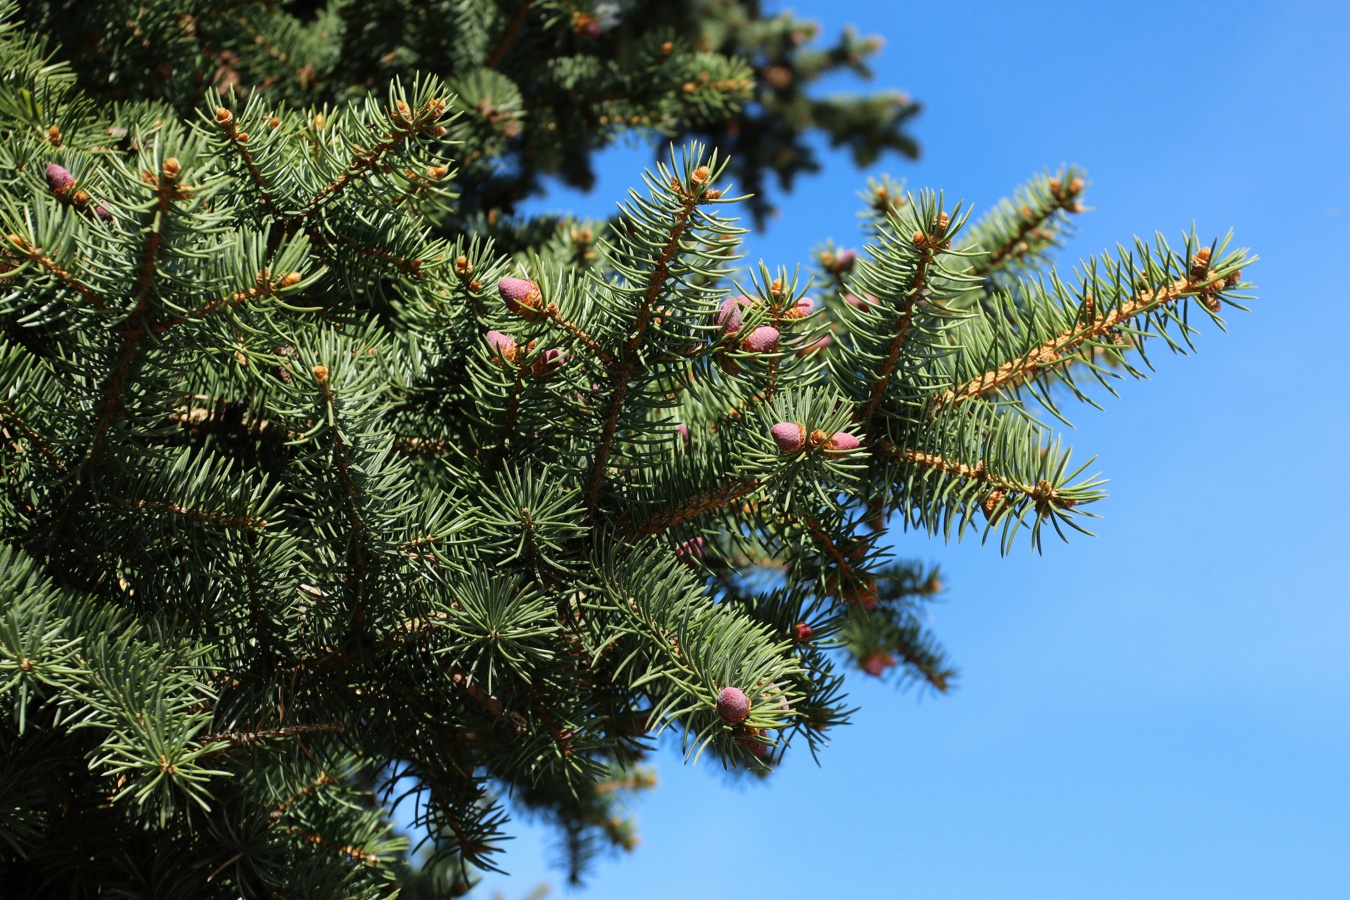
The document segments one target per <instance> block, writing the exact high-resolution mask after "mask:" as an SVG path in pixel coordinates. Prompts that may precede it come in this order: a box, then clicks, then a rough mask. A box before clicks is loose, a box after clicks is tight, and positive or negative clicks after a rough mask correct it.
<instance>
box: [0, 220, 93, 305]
mask: <svg viewBox="0 0 1350 900" xmlns="http://www.w3.org/2000/svg"><path fill="white" fill-rule="evenodd" d="M9 242H10V243H11V244H13V245H14V247H15V248H17V250H18V252H19V253H20V254H22V255H23V256H24V257H25V258H27V259H30V260H32V261H33V262H35V263H37V264H38V265H39V266H41V267H42V268H44V269H46V270H47V271H48V272H50V273H52V274H53V275H55V276H56V279H57V280H58V281H60V282H61V283H62V284H64V285H65V286H66V287H68V288H70V289H71V290H72V291H75V292H76V293H77V294H79V295H80V296H81V297H83V298H84V299H85V300H88V301H89V303H90V304H91V305H92V306H93V307H94V309H97V310H100V311H103V310H107V309H108V305H107V304H106V303H104V302H103V300H102V299H100V298H99V296H98V294H96V293H95V292H94V289H93V288H91V287H89V285H87V284H84V283H83V282H81V281H80V280H79V279H78V278H76V277H75V276H74V275H72V274H70V273H69V272H67V271H66V270H65V269H63V268H62V267H61V266H60V265H59V264H58V263H57V262H56V260H54V259H52V258H51V257H50V256H47V255H46V254H45V253H43V252H42V248H41V247H34V246H33V245H32V244H30V243H28V241H27V240H25V239H24V238H23V237H22V236H20V235H17V234H11V235H9ZM11 252H12V251H11Z"/></svg>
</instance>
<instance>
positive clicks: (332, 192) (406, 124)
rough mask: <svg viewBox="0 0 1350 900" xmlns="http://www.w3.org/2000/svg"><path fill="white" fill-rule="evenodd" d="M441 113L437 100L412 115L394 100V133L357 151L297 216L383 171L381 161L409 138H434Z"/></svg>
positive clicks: (304, 215)
mask: <svg viewBox="0 0 1350 900" xmlns="http://www.w3.org/2000/svg"><path fill="white" fill-rule="evenodd" d="M444 112H445V101H444V100H442V99H440V98H439V97H434V98H432V99H431V100H428V101H427V102H426V104H425V105H424V106H421V107H418V109H417V111H416V112H415V113H414V112H412V111H411V110H409V109H408V106H407V104H406V103H404V102H403V101H402V100H399V101H397V103H396V104H395V108H394V112H393V114H392V115H391V117H390V120H391V121H392V122H393V123H394V128H393V130H391V131H389V132H387V133H386V135H385V138H384V140H382V141H380V142H379V143H377V144H376V145H375V146H373V147H371V148H370V149H369V150H360V149H358V150H356V153H355V155H354V157H353V159H352V161H351V163H350V164H348V166H347V169H346V170H345V171H344V172H343V173H342V174H341V175H339V176H338V177H337V179H336V180H334V181H332V182H330V183H329V184H327V185H325V186H324V188H323V189H322V190H320V191H319V193H317V194H315V195H314V198H313V199H312V200H310V201H309V203H307V204H306V205H305V208H304V210H303V211H302V212H301V213H300V218H302V219H307V218H308V217H310V216H312V215H313V214H314V213H315V212H317V211H318V210H319V209H320V208H322V207H323V206H324V205H326V204H327V203H329V202H330V201H332V200H334V199H335V198H337V197H338V196H339V195H341V194H342V192H343V191H345V190H346V189H347V188H348V187H350V186H351V185H352V184H353V183H354V182H357V181H360V180H362V179H363V178H366V177H367V176H369V175H370V174H371V173H372V172H376V171H380V170H381V169H382V168H383V163H382V160H383V159H384V157H385V155H386V154H387V153H389V152H390V151H392V150H396V149H398V148H399V147H400V146H402V145H403V143H404V142H405V141H407V140H408V139H409V138H411V137H413V136H415V135H418V134H426V133H429V134H432V135H435V134H436V131H437V129H438V128H440V126H438V125H436V124H434V123H435V122H436V120H437V119H439V118H440V117H441V114H442V113H444ZM440 130H441V133H444V129H440Z"/></svg>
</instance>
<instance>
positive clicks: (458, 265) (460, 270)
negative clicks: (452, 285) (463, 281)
mask: <svg viewBox="0 0 1350 900" xmlns="http://www.w3.org/2000/svg"><path fill="white" fill-rule="evenodd" d="M455 274H456V275H471V274H473V264H472V263H470V262H469V258H468V257H467V256H461V257H459V258H458V259H456V260H455Z"/></svg>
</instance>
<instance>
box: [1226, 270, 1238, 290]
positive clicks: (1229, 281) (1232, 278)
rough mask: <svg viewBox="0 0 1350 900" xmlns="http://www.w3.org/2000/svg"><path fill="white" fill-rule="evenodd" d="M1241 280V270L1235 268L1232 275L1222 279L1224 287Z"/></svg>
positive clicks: (1231, 285)
mask: <svg viewBox="0 0 1350 900" xmlns="http://www.w3.org/2000/svg"><path fill="white" fill-rule="evenodd" d="M1241 280H1242V270H1241V269H1236V270H1234V272H1233V274H1232V275H1229V276H1228V277H1227V278H1225V279H1224V280H1223V286H1224V287H1226V288H1230V287H1233V286H1234V285H1236V284H1237V283H1238V282H1239V281H1241Z"/></svg>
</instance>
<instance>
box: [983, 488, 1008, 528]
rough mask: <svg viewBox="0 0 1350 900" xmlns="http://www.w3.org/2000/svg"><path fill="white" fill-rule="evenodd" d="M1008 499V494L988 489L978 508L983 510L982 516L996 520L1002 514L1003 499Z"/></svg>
mask: <svg viewBox="0 0 1350 900" xmlns="http://www.w3.org/2000/svg"><path fill="white" fill-rule="evenodd" d="M1007 499H1008V495H1007V494H1005V493H1003V492H1002V491H990V492H989V493H988V494H986V495H985V498H984V501H983V502H982V503H981V504H980V508H981V509H983V510H984V517H985V518H986V519H988V520H989V521H991V522H997V521H998V518H999V516H1001V515H1003V511H1004V510H1003V501H1005V500H1007Z"/></svg>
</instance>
